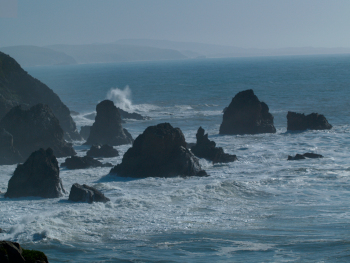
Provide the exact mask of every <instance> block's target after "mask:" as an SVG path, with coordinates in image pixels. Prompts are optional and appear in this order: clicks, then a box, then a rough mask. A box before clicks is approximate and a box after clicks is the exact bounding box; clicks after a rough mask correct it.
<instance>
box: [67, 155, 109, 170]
mask: <svg viewBox="0 0 350 263" xmlns="http://www.w3.org/2000/svg"><path fill="white" fill-rule="evenodd" d="M61 166H62V167H67V168H68V169H72V170H73V169H86V168H89V167H113V165H112V164H110V163H105V164H103V163H101V162H100V161H98V160H95V159H94V158H92V157H90V156H84V157H78V156H72V157H69V158H67V159H66V160H65V161H64V163H62V164H61Z"/></svg>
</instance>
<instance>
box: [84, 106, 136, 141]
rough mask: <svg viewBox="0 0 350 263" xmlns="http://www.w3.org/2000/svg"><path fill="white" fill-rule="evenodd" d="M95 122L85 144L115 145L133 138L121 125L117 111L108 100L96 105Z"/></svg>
mask: <svg viewBox="0 0 350 263" xmlns="http://www.w3.org/2000/svg"><path fill="white" fill-rule="evenodd" d="M96 112H97V115H96V118H95V122H94V124H93V125H92V127H91V129H90V135H89V138H88V139H87V141H86V143H85V144H87V145H94V144H95V145H97V144H100V145H103V144H109V145H111V146H117V145H122V144H129V143H132V142H133V139H132V137H131V135H130V133H128V131H127V130H126V129H123V127H122V125H121V118H120V114H119V111H118V109H117V107H116V106H114V103H113V102H112V101H110V100H104V101H102V102H100V103H99V104H98V105H97V106H96Z"/></svg>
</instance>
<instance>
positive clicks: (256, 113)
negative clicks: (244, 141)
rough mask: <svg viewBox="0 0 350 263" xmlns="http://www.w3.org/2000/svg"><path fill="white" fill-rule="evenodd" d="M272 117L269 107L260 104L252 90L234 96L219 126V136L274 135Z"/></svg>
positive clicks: (262, 103) (274, 129)
mask: <svg viewBox="0 0 350 263" xmlns="http://www.w3.org/2000/svg"><path fill="white" fill-rule="evenodd" d="M275 132H276V128H275V126H274V125H273V116H272V115H271V113H269V107H268V106H267V105H266V104H265V103H264V102H260V101H259V99H258V97H257V96H256V95H255V94H254V92H253V90H245V91H241V92H239V93H237V94H236V96H235V97H234V98H233V99H232V101H231V103H230V105H229V106H228V107H227V108H226V110H225V111H224V115H223V121H222V124H221V126H220V134H258V133H275Z"/></svg>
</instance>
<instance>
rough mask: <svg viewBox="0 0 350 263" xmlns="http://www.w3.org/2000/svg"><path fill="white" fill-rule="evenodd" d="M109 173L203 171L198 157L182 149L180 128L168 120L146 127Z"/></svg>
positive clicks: (136, 174) (164, 174) (151, 174)
mask: <svg viewBox="0 0 350 263" xmlns="http://www.w3.org/2000/svg"><path fill="white" fill-rule="evenodd" d="M110 173H112V174H113V173H114V174H117V175H118V176H125V177H136V178H143V177H172V176H178V175H180V176H193V175H196V176H206V175H207V173H206V172H205V171H204V170H202V169H201V166H200V164H199V162H198V159H197V158H196V157H195V156H194V155H193V153H192V152H191V151H189V150H188V149H186V142H185V137H184V135H183V133H182V132H181V130H180V129H179V128H173V127H172V126H171V125H170V124H169V123H162V124H158V125H156V126H150V127H148V128H147V129H146V130H145V131H144V132H143V133H142V134H141V135H139V136H138V137H137V138H136V140H135V141H134V144H133V146H132V147H131V148H129V149H128V151H127V152H126V153H125V154H124V156H123V160H122V163H121V164H118V165H117V166H115V167H114V168H113V169H112V170H111V172H110Z"/></svg>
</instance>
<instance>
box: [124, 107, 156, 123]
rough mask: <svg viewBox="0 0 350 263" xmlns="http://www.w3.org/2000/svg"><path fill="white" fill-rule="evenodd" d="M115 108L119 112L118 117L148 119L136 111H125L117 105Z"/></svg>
mask: <svg viewBox="0 0 350 263" xmlns="http://www.w3.org/2000/svg"><path fill="white" fill-rule="evenodd" d="M117 109H118V110H119V113H120V117H121V118H122V119H129V120H138V121H143V120H149V119H150V117H147V116H142V115H141V114H138V113H136V112H132V113H130V112H127V111H125V110H123V109H121V108H119V107H117Z"/></svg>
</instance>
